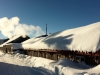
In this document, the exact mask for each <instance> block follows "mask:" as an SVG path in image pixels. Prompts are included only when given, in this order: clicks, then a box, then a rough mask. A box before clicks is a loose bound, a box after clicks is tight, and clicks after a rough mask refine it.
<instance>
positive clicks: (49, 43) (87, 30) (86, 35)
mask: <svg viewBox="0 0 100 75" xmlns="http://www.w3.org/2000/svg"><path fill="white" fill-rule="evenodd" d="M22 46H23V47H24V48H33V49H51V50H74V51H76V50H77V51H84V52H86V51H87V52H91V51H92V52H95V51H97V50H99V49H100V22H97V23H93V24H90V25H87V26H83V27H78V28H74V29H69V30H64V31H60V32H56V33H53V34H51V35H49V36H47V37H42V38H38V40H37V38H34V39H29V40H27V41H26V43H25V42H24V43H22Z"/></svg>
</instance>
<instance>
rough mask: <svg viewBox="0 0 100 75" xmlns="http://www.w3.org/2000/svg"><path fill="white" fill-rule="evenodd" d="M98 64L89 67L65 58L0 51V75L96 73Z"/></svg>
mask: <svg viewBox="0 0 100 75" xmlns="http://www.w3.org/2000/svg"><path fill="white" fill-rule="evenodd" d="M99 69H100V65H98V66H96V67H94V68H90V67H89V66H86V65H85V64H79V63H75V62H72V61H70V60H67V59H61V60H59V61H53V60H49V59H45V58H41V57H31V56H27V55H22V54H13V55H9V54H3V53H2V52H0V75H98V74H100V71H99Z"/></svg>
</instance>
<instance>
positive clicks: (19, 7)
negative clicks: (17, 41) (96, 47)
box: [0, 0, 100, 38]
mask: <svg viewBox="0 0 100 75" xmlns="http://www.w3.org/2000/svg"><path fill="white" fill-rule="evenodd" d="M15 16H17V17H19V18H20V23H24V24H28V25H30V24H32V25H38V26H40V27H41V28H42V29H43V31H45V25H46V23H47V24H48V33H53V32H57V31H61V30H65V29H70V28H75V27H79V26H84V25H88V24H91V23H94V22H98V21H100V0H0V18H3V17H8V18H12V17H15ZM0 38H3V36H2V35H1V34H0Z"/></svg>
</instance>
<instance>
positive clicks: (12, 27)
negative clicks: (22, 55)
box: [0, 17, 44, 38]
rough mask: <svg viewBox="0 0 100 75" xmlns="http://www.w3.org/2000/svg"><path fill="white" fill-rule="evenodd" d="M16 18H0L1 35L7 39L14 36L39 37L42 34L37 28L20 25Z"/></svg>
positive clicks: (40, 29)
mask: <svg viewBox="0 0 100 75" xmlns="http://www.w3.org/2000/svg"><path fill="white" fill-rule="evenodd" d="M19 21H20V19H19V18H18V17H13V18H11V19H8V18H7V17H4V18H0V30H1V32H2V34H3V35H4V36H6V37H8V38H11V37H12V36H14V35H22V36H25V35H28V36H30V35H31V36H32V35H33V36H34V37H36V36H39V35H42V34H44V31H43V30H42V28H41V27H39V26H34V25H27V24H20V23H19Z"/></svg>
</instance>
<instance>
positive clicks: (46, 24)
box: [46, 24, 47, 35]
mask: <svg viewBox="0 0 100 75" xmlns="http://www.w3.org/2000/svg"><path fill="white" fill-rule="evenodd" d="M46 35H47V24H46Z"/></svg>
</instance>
